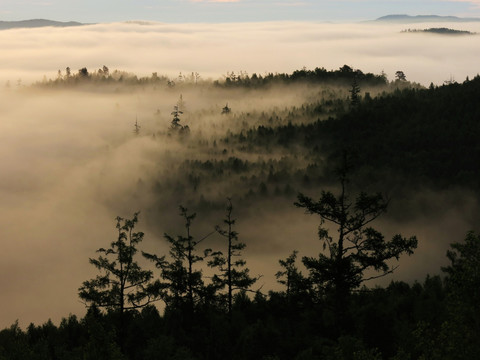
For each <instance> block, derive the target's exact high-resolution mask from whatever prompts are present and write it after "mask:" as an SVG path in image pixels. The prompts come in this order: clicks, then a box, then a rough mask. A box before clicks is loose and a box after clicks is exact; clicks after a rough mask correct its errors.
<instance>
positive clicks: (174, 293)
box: [143, 206, 204, 312]
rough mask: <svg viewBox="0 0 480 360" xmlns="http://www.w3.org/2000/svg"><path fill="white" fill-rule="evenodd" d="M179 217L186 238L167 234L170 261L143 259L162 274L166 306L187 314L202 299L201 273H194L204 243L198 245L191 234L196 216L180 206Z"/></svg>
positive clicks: (147, 256) (164, 259)
mask: <svg viewBox="0 0 480 360" xmlns="http://www.w3.org/2000/svg"><path fill="white" fill-rule="evenodd" d="M180 216H181V217H182V218H183V219H184V221H185V235H178V236H177V237H172V236H170V235H168V234H164V236H165V239H166V240H167V241H168V243H169V244H170V252H169V253H170V259H169V260H168V259H166V258H165V256H162V257H158V256H157V255H153V254H148V253H143V256H145V257H146V258H147V259H149V260H151V261H153V262H154V263H155V265H156V266H157V268H159V269H160V270H161V277H162V279H163V280H165V283H164V286H165V292H164V293H163V294H162V295H163V298H164V300H165V302H166V304H167V306H168V307H169V308H170V309H182V308H183V307H184V305H186V308H187V310H189V311H190V312H192V311H193V310H194V306H195V304H197V303H198V301H199V300H200V298H201V297H202V296H203V289H204V285H203V279H202V272H201V270H197V269H195V264H196V263H197V262H199V261H202V260H203V256H201V255H198V252H197V245H198V244H199V243H200V242H201V241H202V240H203V239H201V240H199V241H197V240H195V238H194V237H193V236H192V234H191V226H192V222H193V220H194V219H195V217H196V213H189V212H188V209H187V208H185V207H183V206H180Z"/></svg>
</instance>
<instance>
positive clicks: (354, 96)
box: [349, 76, 360, 106]
mask: <svg viewBox="0 0 480 360" xmlns="http://www.w3.org/2000/svg"><path fill="white" fill-rule="evenodd" d="M349 92H350V105H351V106H357V105H358V103H359V102H360V96H359V93H360V86H358V83H357V77H356V76H354V77H353V81H352V88H351V89H350V90H349Z"/></svg>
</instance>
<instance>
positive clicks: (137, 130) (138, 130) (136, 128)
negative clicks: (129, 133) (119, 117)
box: [133, 119, 141, 135]
mask: <svg viewBox="0 0 480 360" xmlns="http://www.w3.org/2000/svg"><path fill="white" fill-rule="evenodd" d="M133 126H134V127H135V129H133V132H134V133H135V135H138V134H139V133H140V127H141V126H140V125H138V119H135V125H133Z"/></svg>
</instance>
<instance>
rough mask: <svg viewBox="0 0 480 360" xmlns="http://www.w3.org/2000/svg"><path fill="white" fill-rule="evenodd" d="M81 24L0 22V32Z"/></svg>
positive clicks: (31, 21) (49, 21)
mask: <svg viewBox="0 0 480 360" xmlns="http://www.w3.org/2000/svg"><path fill="white" fill-rule="evenodd" d="M83 25H86V24H82V23H79V22H76V21H68V22H62V21H53V20H46V19H31V20H21V21H0V30H6V29H18V28H37V27H46V26H55V27H70V26H83Z"/></svg>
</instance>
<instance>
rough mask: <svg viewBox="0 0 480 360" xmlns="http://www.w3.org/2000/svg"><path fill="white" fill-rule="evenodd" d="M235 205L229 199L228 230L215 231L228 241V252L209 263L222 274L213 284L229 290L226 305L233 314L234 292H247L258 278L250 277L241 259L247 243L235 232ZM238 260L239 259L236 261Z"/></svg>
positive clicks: (214, 255)
mask: <svg viewBox="0 0 480 360" xmlns="http://www.w3.org/2000/svg"><path fill="white" fill-rule="evenodd" d="M232 211H233V205H232V201H231V199H228V205H227V208H226V216H225V219H224V220H223V222H224V224H225V225H226V226H227V228H226V229H223V228H221V227H220V226H218V225H217V226H216V227H215V230H216V231H217V232H218V233H219V234H220V235H221V236H222V237H224V238H225V239H226V240H227V251H226V254H225V255H224V254H223V253H222V252H221V251H217V252H214V253H212V257H213V259H212V260H210V261H209V262H208V265H209V266H210V267H212V268H218V270H219V271H220V274H215V275H214V276H213V278H212V282H213V284H214V286H215V287H216V288H217V289H223V288H225V287H226V288H227V294H226V298H227V301H226V304H227V309H228V313H229V314H231V312H232V301H233V292H234V291H239V290H244V291H247V290H248V289H249V288H250V287H251V286H252V285H253V284H254V283H255V282H256V281H257V280H258V278H256V277H251V276H250V275H249V272H250V271H249V269H247V268H244V266H245V264H246V261H245V260H243V259H241V258H239V257H240V256H241V250H243V249H245V247H246V245H245V243H242V242H239V240H238V233H237V232H236V231H235V230H233V226H234V225H235V221H236V220H235V219H233V218H232ZM235 258H237V259H235Z"/></svg>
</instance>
